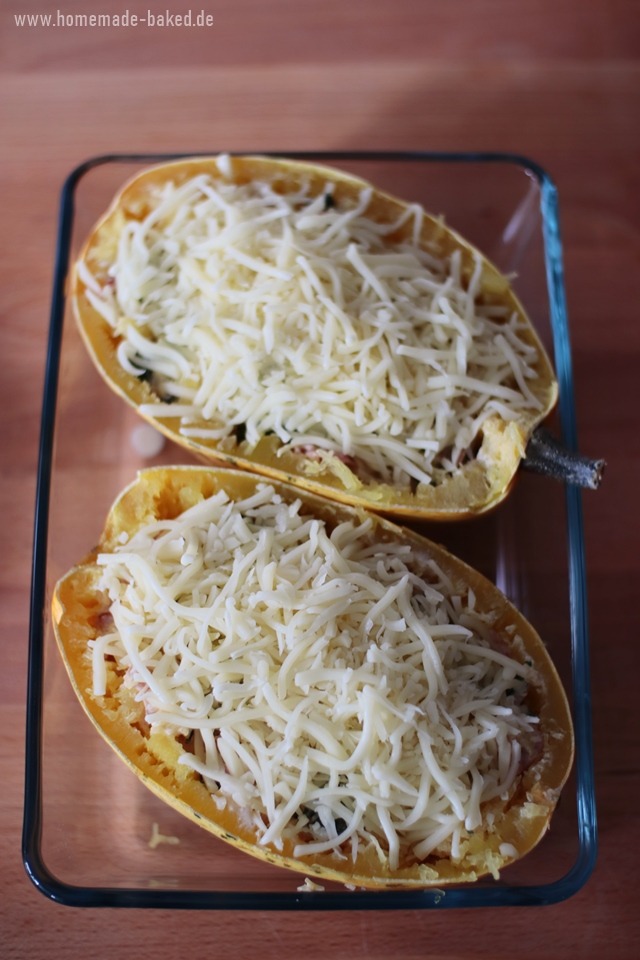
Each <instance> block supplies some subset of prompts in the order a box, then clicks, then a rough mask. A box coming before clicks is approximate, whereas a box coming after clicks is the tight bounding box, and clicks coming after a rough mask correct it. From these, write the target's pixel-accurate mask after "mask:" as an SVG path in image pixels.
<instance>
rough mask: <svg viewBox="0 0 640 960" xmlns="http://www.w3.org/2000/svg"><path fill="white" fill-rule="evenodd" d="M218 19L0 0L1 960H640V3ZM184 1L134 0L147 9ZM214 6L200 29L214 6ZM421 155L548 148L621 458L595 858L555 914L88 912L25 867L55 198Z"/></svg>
mask: <svg viewBox="0 0 640 960" xmlns="http://www.w3.org/2000/svg"><path fill="white" fill-rule="evenodd" d="M202 3H204V4H208V6H205V7H204V13H205V14H207V13H208V14H210V15H212V17H213V22H212V25H211V26H209V27H206V26H203V27H201V28H199V27H196V28H192V29H190V30H188V29H187V28H180V27H177V26H173V27H164V28H161V27H157V26H156V27H150V26H148V25H145V26H142V25H139V26H137V27H136V28H133V27H129V28H125V27H121V28H110V29H109V28H106V27H102V28H98V27H96V28H91V27H87V28H82V27H80V26H78V27H76V26H73V27H71V26H67V25H64V26H63V25H62V24H60V23H56V25H55V27H54V26H50V27H46V26H42V25H39V26H37V27H29V26H27V25H25V26H19V25H18V24H17V22H16V19H15V16H16V15H20V14H24V13H31V14H41V13H43V14H45V15H46V14H52V15H53V18H54V20H55V18H56V15H57V12H58V11H61V12H62V13H63V15H64V16H65V17H66V16H67V15H74V16H75V14H78V13H80V14H82V13H85V14H89V13H91V12H94V13H95V14H98V13H105V12H110V13H112V14H113V13H116V12H119V13H122V12H124V10H125V9H127V5H125V4H122V5H121V8H122V9H121V10H120V9H119V8H118V6H117V5H115V4H113V3H105V4H103V5H102V7H101V6H100V3H99V0H88V2H87V0H55V2H53V0H33V2H32V3H31V2H29V3H28V2H27V0H3V3H2V13H1V16H2V22H1V27H0V43H1V44H2V53H1V61H0V65H1V80H2V94H1V101H0V104H1V105H0V110H1V129H0V171H1V172H0V183H1V184H2V195H3V217H2V231H1V232H0V250H1V255H0V271H1V272H2V282H1V283H0V311H1V321H0V322H1V324H2V326H1V330H2V356H3V360H4V364H5V366H4V368H3V375H2V378H1V380H0V390H1V391H2V402H1V403H0V417H1V418H2V445H1V448H0V449H1V451H2V467H1V469H2V473H1V477H2V503H3V505H4V511H3V523H2V533H3V541H4V542H3V547H2V551H1V556H0V564H1V571H2V572H1V575H0V591H1V602H0V624H1V627H2V633H1V639H0V643H1V644H2V664H3V668H2V670H1V671H0V721H1V728H2V734H3V735H2V738H1V740H0V763H1V766H0V769H1V770H2V802H1V804H0V850H1V857H0V864H1V868H0V955H1V956H2V957H3V958H4V960H10V958H34V960H37V958H45V957H46V958H49V960H63V958H64V960H67V958H76V957H77V958H88V957H95V958H103V957H105V958H106V957H112V956H120V955H125V954H126V955H127V956H129V955H134V956H136V958H138V960H147V958H154V960H156V958H159V957H181V956H183V955H189V956H198V955H201V954H203V952H204V951H205V950H206V951H207V953H206V955H208V956H211V955H212V954H218V953H223V954H224V955H225V956H227V957H245V956H251V955H252V954H254V953H255V954H256V955H257V956H263V957H279V958H283V960H284V958H289V957H291V958H293V957H300V956H306V957H308V958H309V960H311V958H316V957H317V958H321V957H350V958H356V957H365V956H366V957H407V958H409V957H411V958H413V957H423V956H425V957H426V956H429V957H434V958H435V957H438V958H447V960H454V958H470V957H474V958H481V957H482V958H502V957H505V958H506V957H511V956H513V955H514V953H516V952H517V955H519V956H520V957H521V958H522V960H529V958H531V960H533V958H540V957H541V956H548V957H571V958H574V957H576V958H578V957H579V958H587V957H589V958H592V957H593V958H596V957H601V956H606V957H612V958H631V957H635V956H637V955H638V954H637V952H636V951H637V949H638V948H637V943H638V937H639V935H640V923H639V920H638V918H639V915H640V910H639V909H638V903H637V900H638V897H637V889H638V884H637V879H636V875H635V874H636V866H637V858H638V841H639V835H640V830H639V816H638V801H637V796H636V795H635V793H634V790H635V789H638V786H639V782H638V741H639V739H640V738H639V736H638V732H639V729H640V727H639V725H638V723H637V710H636V702H637V699H638V689H637V688H638V680H637V678H638V670H639V668H640V662H639V658H638V653H637V650H638V647H637V639H638V627H637V619H636V618H635V617H634V616H632V610H633V609H635V607H634V600H635V599H636V598H637V594H638V577H639V575H640V551H638V549H637V542H638V534H639V532H640V531H639V530H638V524H637V518H638V490H640V473H639V469H638V467H639V462H640V461H639V455H638V454H639V450H638V430H637V405H638V393H637V389H638V383H639V382H640V316H639V314H638V304H639V303H640V281H639V277H640V269H639V268H640V216H639V214H640V206H639V204H640V201H639V198H640V163H639V161H640V151H639V148H640V122H639V121H640V110H639V106H640V96H639V94H640V84H639V81H640V67H639V64H638V53H639V50H640V43H639V34H640V17H639V13H640V9H639V7H638V3H637V0H582V2H580V0H528V2H527V3H515V2H513V0H450V2H449V3H436V2H434V0H393V2H390V3H385V2H384V0H352V2H349V3H346V2H339V0H324V2H316V0H308V2H305V0H298V2H295V0H269V2H261V0H235V2H234V3H231V2H228V3H222V2H220V0H202ZM167 6H168V7H169V12H170V13H173V14H177V13H185V12H186V10H188V9H189V3H188V2H187V3H180V2H178V0H172V2H171V3H170V4H169V5H167V4H162V5H160V4H159V3H158V2H157V0H145V2H144V3H142V2H139V0H129V2H128V8H129V11H130V12H131V13H137V14H138V15H140V16H143V15H145V16H146V11H147V10H151V11H152V12H153V13H154V15H156V16H157V15H159V14H163V13H165V12H166V9H167ZM202 9H203V8H202V6H201V3H200V2H199V3H198V4H197V5H193V15H194V18H195V16H196V14H197V13H198V12H200V11H201V10H202ZM220 149H224V150H231V151H232V150H242V149H251V150H280V151H286V150H296V149H298V150H303V149H327V150H328V149H419V150H460V151H468V150H492V151H494V150H495V151H509V152H516V153H519V154H524V155H527V156H529V157H531V158H533V159H535V160H537V161H538V162H539V163H540V164H542V165H543V166H544V167H546V169H547V170H548V171H549V172H550V173H551V175H552V176H553V178H554V179H555V181H556V183H557V185H558V188H559V194H560V204H561V220H562V233H563V239H564V245H565V246H564V263H565V273H566V287H567V300H568V307H569V315H570V322H571V336H572V347H573V359H574V374H575V393H576V405H577V417H578V430H579V437H580V444H581V447H582V449H583V450H584V451H585V452H590V453H592V454H595V455H598V456H603V457H605V458H606V459H607V461H608V469H607V473H606V477H605V482H604V484H603V486H602V488H601V490H600V491H599V492H598V493H589V494H585V495H584V500H583V502H584V523H585V535H586V554H587V579H588V592H589V615H590V636H591V656H592V667H593V684H592V688H593V723H594V749H595V769H596V786H597V802H598V818H599V841H600V848H599V858H598V862H597V865H596V869H595V872H594V874H593V876H592V877H591V879H590V880H589V882H588V883H587V884H586V886H585V887H584V888H583V889H582V890H581V891H580V892H579V893H577V894H576V895H575V896H574V897H572V898H571V899H570V900H568V901H566V902H564V903H562V904H558V905H555V906H549V907H544V908H510V909H490V910H483V911H477V910H476V911H474V910H461V911H442V912H430V911H425V912H411V911H406V912H399V913H396V912H388V913H385V914H382V915H380V914H377V915H376V914H370V913H362V912H345V913H337V914H334V913H326V914H325V913H318V914H315V913H314V914H306V915H302V916H301V915H299V914H296V915H288V914H283V913H267V912H264V913H258V914H248V913H225V912H213V913H211V912H204V913H195V912H191V911H187V912H170V911H160V912H156V911H153V910H150V911H149V910H148V911H141V910H113V909H103V910H96V909H86V910H79V909H73V908H68V907H62V906H59V905H57V904H54V903H52V902H50V901H48V900H47V899H46V898H45V897H44V896H42V894H41V893H39V892H38V891H37V890H36V889H35V888H34V887H33V886H32V885H31V883H30V882H29V880H28V879H27V877H26V874H25V872H24V869H23V866H22V862H21V857H20V832H21V824H22V802H23V797H22V790H23V764H24V733H23V731H24V716H25V710H24V705H25V689H26V668H27V639H28V605H29V585H30V554H31V542H32V529H33V505H34V495H35V475H36V465H37V450H38V434H39V419H40V405H41V397H42V386H43V373H44V359H45V346H46V338H47V327H48V312H49V300H50V290H51V281H52V267H53V254H54V249H55V236H56V218H57V205H58V196H59V190H60V186H61V184H62V181H63V179H64V177H65V175H66V174H67V172H68V171H69V170H70V169H72V168H73V167H75V166H76V165H77V164H78V163H79V162H80V161H82V160H84V159H85V158H88V157H90V156H92V155H96V154H102V153H111V152H145V151H167V152H170V151H184V150H187V151H194V152H196V151H217V150H220Z"/></svg>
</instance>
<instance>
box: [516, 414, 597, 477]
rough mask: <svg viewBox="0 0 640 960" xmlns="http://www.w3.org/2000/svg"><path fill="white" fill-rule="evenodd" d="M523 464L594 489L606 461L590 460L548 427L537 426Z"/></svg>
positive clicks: (534, 471) (548, 474) (536, 471)
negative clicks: (565, 444) (552, 432)
mask: <svg viewBox="0 0 640 960" xmlns="http://www.w3.org/2000/svg"><path fill="white" fill-rule="evenodd" d="M522 466H523V467H524V468H525V469H526V470H531V471H532V473H541V474H543V475H544V476H546V477H553V478H554V479H555V480H561V481H563V482H564V483H570V484H572V485H573V486H577V487H584V488H586V489H588V490H597V489H598V487H599V486H600V482H601V481H602V475H603V473H604V468H605V466H606V462H605V461H604V460H591V459H590V458H589V457H583V456H582V454H580V453H576V452H575V451H574V450H569V449H568V448H567V447H565V446H563V445H562V443H561V442H560V441H559V440H557V439H556V438H555V437H554V436H553V435H552V434H551V433H549V431H548V430H545V429H543V428H539V429H538V430H535V431H534V432H533V434H532V435H531V438H530V440H529V443H528V444H527V449H526V453H525V456H524V459H523V460H522Z"/></svg>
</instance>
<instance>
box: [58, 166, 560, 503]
mask: <svg viewBox="0 0 640 960" xmlns="http://www.w3.org/2000/svg"><path fill="white" fill-rule="evenodd" d="M230 163H231V171H232V172H231V178H229V177H226V178H225V179H227V180H229V179H231V181H232V182H235V183H238V184H244V183H248V182H251V181H261V182H265V181H266V182H268V183H270V184H271V185H272V186H273V187H274V189H276V190H279V191H281V192H283V193H285V192H288V191H291V190H296V189H297V188H299V187H300V186H301V184H303V183H307V184H308V185H309V195H310V196H311V197H313V196H317V195H318V194H320V193H323V192H324V191H325V188H326V184H327V182H329V181H330V182H332V183H333V184H334V186H335V189H334V194H333V196H334V198H335V201H336V204H337V206H338V207H340V205H341V204H342V203H347V202H355V201H356V200H357V198H358V196H359V194H360V191H361V190H362V189H363V188H364V187H367V186H369V184H367V183H365V181H363V180H360V179H358V178H356V177H353V176H350V175H348V174H346V173H343V172H342V171H338V170H334V169H329V168H326V167H321V166H316V165H312V164H306V163H297V162H293V161H287V160H276V159H271V158H263V157H234V158H232V159H231V160H230ZM201 173H208V174H209V175H210V176H211V177H212V178H214V180H221V179H223V175H222V174H221V172H220V169H219V166H218V164H217V162H216V159H215V158H213V157H202V158H193V159H189V160H180V161H177V162H173V163H168V164H164V165H162V166H158V167H153V168H151V169H149V170H147V171H145V172H143V173H142V174H140V175H138V176H136V177H135V178H134V179H133V180H132V181H130V182H129V183H128V184H127V185H126V186H125V187H124V188H123V190H122V191H121V192H120V193H119V194H118V195H117V196H116V198H115V199H114V201H113V203H112V205H111V207H110V208H109V210H108V211H107V213H106V214H105V216H104V217H103V219H102V220H101V221H100V222H99V223H98V224H97V226H96V227H95V228H94V230H93V232H92V233H91V235H90V237H89V239H88V240H87V242H86V244H85V245H84V247H83V249H82V252H81V254H80V258H79V262H84V264H86V266H87V267H88V268H89V271H90V272H91V273H92V274H93V276H94V277H95V278H96V279H97V280H98V282H99V283H104V282H105V281H106V280H107V279H108V275H109V268H110V266H111V265H112V263H113V262H114V259H115V256H116V250H117V244H118V238H119V236H120V234H121V232H122V230H123V228H124V227H125V226H126V224H127V223H128V222H129V221H131V220H141V219H143V218H144V217H145V216H147V215H148V214H149V212H150V211H151V210H152V209H153V207H154V204H156V203H157V202H158V200H157V198H158V194H159V189H160V188H161V187H162V185H163V184H164V183H166V182H168V181H172V182H173V183H175V184H176V185H180V184H181V183H183V182H185V181H186V180H188V179H190V178H192V177H194V176H196V175H198V174H201ZM406 207H407V204H406V203H404V202H403V201H401V200H399V199H397V198H395V197H392V196H390V195H388V194H386V193H383V192H381V191H377V190H376V191H374V194H373V199H372V201H371V204H370V207H369V208H368V211H367V216H369V217H370V218H372V219H373V220H376V221H378V222H381V223H394V222H396V221H397V219H398V217H399V216H400V214H401V213H402V212H403V211H404V210H406ZM412 229H413V228H412V226H411V223H410V221H409V222H408V223H407V224H406V225H405V226H404V227H401V228H400V229H399V230H397V231H396V232H395V233H394V234H393V235H392V237H390V238H389V239H390V241H394V242H397V241H399V240H402V239H404V238H405V237H407V236H410V235H411V231H412ZM421 242H422V243H423V244H424V245H425V247H428V248H429V249H430V250H431V252H433V251H434V249H437V250H438V251H439V255H440V256H441V257H442V258H447V257H448V256H450V255H451V254H452V253H453V252H454V251H456V250H458V251H460V254H461V264H462V266H461V276H462V279H463V282H468V281H469V279H470V277H471V275H472V274H473V271H474V268H475V260H474V257H476V256H477V255H478V253H477V251H476V250H475V249H474V248H473V247H472V246H471V245H470V244H469V243H467V242H466V241H465V240H464V239H463V238H462V237H460V236H458V235H457V234H456V233H455V232H454V231H452V230H449V229H448V228H446V227H445V226H444V224H443V223H442V221H441V220H438V219H435V218H433V217H430V216H427V215H425V218H424V226H423V229H422V234H421ZM482 263H483V274H482V281H481V292H480V294H479V297H478V300H479V302H480V303H482V304H485V305H495V304H499V305H501V306H505V307H507V308H508V310H509V312H510V313H516V314H517V315H518V318H519V319H520V320H521V321H522V322H523V323H524V324H525V329H524V332H523V333H522V334H521V337H522V339H523V340H524V341H525V342H527V343H528V344H530V345H532V346H533V347H535V349H536V350H537V353H538V358H537V360H536V361H535V362H534V363H532V366H533V368H534V370H535V371H536V373H537V377H536V378H535V379H532V380H530V381H529V387H530V389H531V392H532V393H533V394H534V396H535V397H536V399H537V400H538V402H539V404H540V407H539V409H537V410H523V411H521V412H520V413H519V415H518V417H517V419H515V420H511V421H509V422H507V421H505V420H503V419H502V418H501V417H500V416H499V415H497V414H495V415H492V416H491V417H489V418H488V419H487V420H486V421H485V423H484V425H483V428H482V438H481V445H480V448H479V450H478V452H477V454H476V456H475V458H474V459H472V460H470V461H469V462H467V463H466V464H464V465H463V466H461V467H460V468H459V469H458V470H457V471H456V472H455V473H454V474H451V475H450V476H448V477H447V478H446V479H445V480H444V481H443V482H441V483H439V484H437V485H429V486H427V485H426V484H420V485H419V486H418V488H417V490H416V491H415V492H414V491H412V490H411V489H409V487H407V488H406V489H405V488H400V487H394V486H392V485H390V484H388V483H379V482H375V481H367V480H362V479H360V478H359V477H357V476H356V475H355V474H354V473H353V472H352V471H351V470H350V469H349V468H348V467H347V466H346V465H344V464H340V463H338V464H334V469H331V468H329V467H327V468H326V469H325V470H324V471H323V472H321V473H319V474H318V475H316V474H315V473H314V475H310V468H309V461H308V459H307V457H305V456H304V455H302V454H300V453H295V452H293V451H291V450H288V451H286V452H281V453H279V452H278V451H279V448H280V447H281V446H282V444H281V442H280V441H279V440H278V439H277V438H276V437H275V436H264V437H262V438H261V439H260V441H259V442H258V443H257V445H255V446H253V447H250V446H249V445H248V443H247V442H246V441H238V440H236V439H235V438H234V437H233V436H231V437H226V438H224V439H223V440H208V439H197V440H196V439H193V438H189V437H184V436H182V435H181V433H180V419H179V418H178V417H173V418H167V417H162V418H155V417H153V416H150V415H148V413H145V414H142V415H143V416H144V417H145V419H147V420H148V421H149V422H151V423H152V424H153V425H154V426H155V427H156V428H157V429H158V430H159V431H161V432H162V433H164V434H165V435H166V436H167V437H169V438H170V439H171V440H173V441H175V442H176V443H178V444H180V445H182V446H183V447H186V448H187V449H188V450H190V451H191V452H192V453H193V454H195V455H196V456H197V457H198V458H199V459H201V460H204V461H208V462H211V463H213V464H217V465H229V466H234V467H237V468H240V469H243V470H250V471H253V472H257V473H260V474H262V475H264V476H268V477H271V478H273V479H276V480H286V481H288V482H289V483H293V484H295V485H297V486H299V487H301V488H303V489H305V490H309V491H312V492H315V493H318V494H321V495H323V496H325V497H329V498H330V499H333V500H338V501H340V502H343V503H350V504H353V505H355V506H363V507H366V508H368V509H371V510H376V511H382V512H385V513H388V514H394V515H397V516H405V517H412V518H417V519H423V520H424V519H435V520H454V519H464V518H467V517H471V516H474V515H477V514H481V513H484V512H485V511H487V510H489V509H492V508H493V507H495V506H496V505H497V504H498V503H500V501H501V500H503V499H504V497H505V496H506V495H507V493H508V492H509V490H510V488H511V485H512V482H513V480H514V477H515V474H516V471H517V469H518V466H519V464H520V460H521V459H522V457H523V456H524V454H525V448H526V445H527V441H528V439H529V437H530V436H531V434H532V432H533V430H534V429H535V428H536V426H537V425H538V424H539V423H540V422H542V421H543V420H544V419H545V417H546V416H547V415H548V414H549V412H550V411H551V410H552V408H553V407H554V405H555V403H556V400H557V383H556V380H555V376H554V373H553V369H552V367H551V363H550V362H549V359H548V358H547V356H546V353H545V351H544V348H543V347H542V344H541V343H540V340H539V338H538V336H537V334H536V332H535V330H534V329H533V327H532V326H531V324H530V322H529V320H528V318H527V316H526V314H525V311H524V309H523V307H522V305H521V304H520V302H519V301H518V299H517V297H516V296H515V294H514V292H513V290H512V289H511V287H510V285H509V283H508V281H507V280H506V278H505V277H504V276H503V275H502V274H500V273H499V271H498V270H497V269H496V268H495V267H494V266H493V265H492V264H491V263H490V262H489V261H487V260H486V259H485V258H484V257H483V258H482ZM71 295H72V302H73V306H74V311H75V315H76V318H77V321H78V325H79V328H80V331H81V333H82V336H83V339H84V341H85V344H86V346H87V348H88V351H89V353H90V355H91V357H92V359H93V361H94V363H95V364H96V366H97V368H98V370H99V371H100V373H101V375H102V376H103V377H104V379H105V380H106V382H107V383H108V385H109V386H110V387H111V388H112V389H113V390H114V391H115V392H116V393H117V394H119V395H120V396H121V397H123V398H124V399H125V400H126V401H127V403H129V404H130V405H131V406H133V407H134V408H135V409H136V410H138V412H140V411H139V407H140V406H141V405H143V404H150V403H153V402H156V401H157V399H158V398H157V396H156V394H155V393H154V392H153V390H152V388H151V387H150V386H149V384H148V383H147V382H144V381H142V380H140V379H138V378H137V377H136V376H133V375H132V374H129V373H127V372H126V371H125V370H124V369H123V368H122V367H121V365H120V363H119V362H118V359H117V356H116V351H117V348H118V345H119V342H120V339H121V338H120V337H119V336H118V335H116V334H115V333H114V331H113V330H112V329H111V327H110V326H109V324H108V323H107V322H106V320H105V319H104V318H103V317H102V316H101V314H100V313H99V312H98V311H97V310H96V309H95V308H94V306H93V305H92V304H91V302H90V299H89V298H88V297H87V289H86V286H85V283H84V282H83V280H82V279H81V272H79V271H78V269H77V268H76V270H75V271H74V273H73V276H72V282H71ZM164 412H166V410H165V411H164ZM317 466H318V465H317V464H314V465H313V467H314V468H316V467H317Z"/></svg>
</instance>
